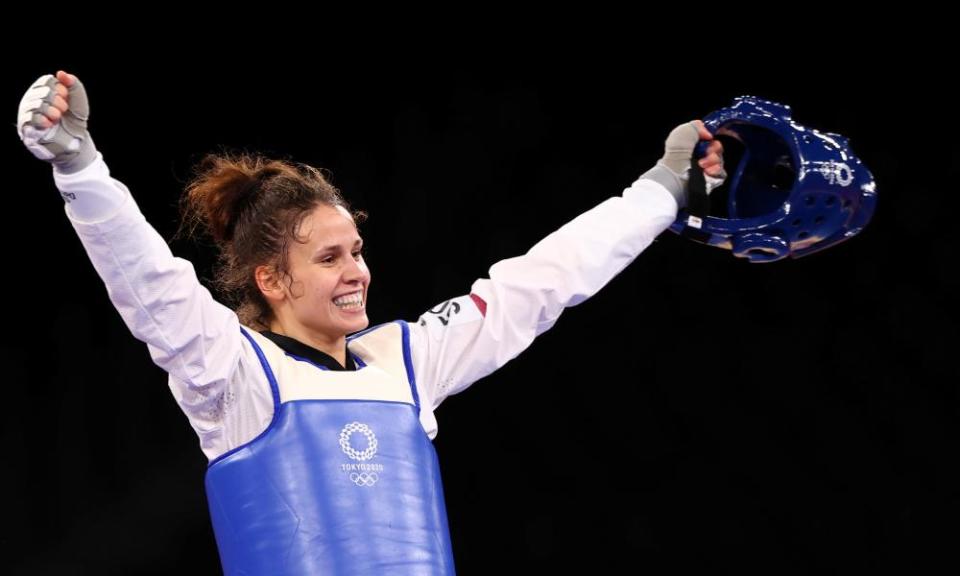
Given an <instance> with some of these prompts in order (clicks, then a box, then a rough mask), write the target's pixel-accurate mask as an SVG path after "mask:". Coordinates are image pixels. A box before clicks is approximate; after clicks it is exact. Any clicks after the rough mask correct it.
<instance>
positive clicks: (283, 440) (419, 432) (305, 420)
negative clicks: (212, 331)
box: [206, 323, 454, 576]
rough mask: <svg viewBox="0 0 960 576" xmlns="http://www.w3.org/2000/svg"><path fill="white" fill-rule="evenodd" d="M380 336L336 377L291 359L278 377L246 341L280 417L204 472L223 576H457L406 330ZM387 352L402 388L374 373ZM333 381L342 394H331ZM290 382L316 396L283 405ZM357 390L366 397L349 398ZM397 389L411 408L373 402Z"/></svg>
mask: <svg viewBox="0 0 960 576" xmlns="http://www.w3.org/2000/svg"><path fill="white" fill-rule="evenodd" d="M385 328H386V331H385V332H381V333H380V334H378V337H379V338H378V339H376V341H375V342H374V344H372V345H370V346H367V347H366V348H364V351H365V352H366V353H367V357H366V358H363V359H362V361H361V368H360V369H359V370H357V371H356V372H330V371H326V370H325V369H323V368H322V367H319V366H316V365H314V364H311V363H309V362H308V361H305V360H304V359H298V358H294V357H290V356H288V355H282V356H279V358H280V360H279V363H281V364H284V366H282V367H280V369H277V370H275V369H274V368H276V366H274V367H271V362H273V363H274V364H277V363H278V354H277V351H278V350H279V349H276V350H271V351H270V352H271V353H272V354H270V355H269V356H270V358H271V360H269V361H268V354H265V353H264V349H265V348H267V347H268V346H269V345H271V344H272V343H269V341H266V340H265V339H262V337H261V336H259V335H256V338H255V337H254V336H252V335H251V334H249V333H247V332H246V331H244V335H245V336H246V337H247V339H248V340H249V341H250V343H251V344H252V345H253V347H254V348H255V350H256V351H257V354H258V356H259V357H260V361H261V364H262V365H263V369H264V371H265V372H266V375H267V378H268V380H269V381H270V386H271V388H272V392H273V395H274V403H275V411H274V416H273V420H272V422H271V423H270V426H269V427H268V428H267V430H265V431H264V432H263V433H262V434H261V435H260V436H258V437H257V438H256V439H254V440H253V441H251V442H250V443H248V444H246V445H244V446H241V447H239V448H237V449H235V450H232V451H230V452H228V453H226V454H224V455H223V456H221V457H220V458H218V459H216V460H214V461H213V462H212V463H211V464H210V467H209V468H208V470H207V475H206V489H207V497H208V500H209V505H210V515H211V518H212V520H213V527H214V532H215V533H216V538H217V545H218V547H219V550H220V558H221V561H222V563H223V569H224V572H225V573H226V574H228V575H233V574H243V575H251V576H252V575H259V574H271V575H288V574H290V575H292V574H298V575H300V574H311V575H313V574H405V575H412V574H430V575H434V574H453V573H454V568H453V556H452V553H451V546H450V536H449V530H448V528H447V517H446V510H445V508H444V503H443V487H442V484H441V481H440V469H439V465H438V462H437V456H436V452H435V451H434V448H433V444H432V443H431V441H430V439H429V438H428V437H427V435H426V433H425V432H424V430H423V427H422V426H421V424H420V421H419V418H418V415H419V399H418V396H417V393H416V388H415V385H414V381H413V377H412V371H411V370H410V365H409V350H408V339H407V338H406V330H407V326H406V325H405V324H403V323H396V324H387V325H385V326H384V327H381V328H377V329H374V331H376V332H380V331H381V330H384V329H385ZM391 333H393V334H395V337H391ZM384 336H386V337H384ZM360 338H361V339H362V338H363V336H361V337H360ZM258 341H259V343H258ZM391 345H395V346H396V347H397V349H396V350H394V351H389V352H394V353H395V354H391V353H387V354H386V356H391V355H392V356H394V357H400V358H403V363H404V364H405V365H406V373H407V374H406V376H407V377H406V378H403V377H398V375H397V374H396V370H393V372H392V373H391V371H390V369H389V368H388V369H386V370H382V369H379V368H378V367H377V364H378V360H379V356H380V355H379V354H378V350H377V348H378V347H379V348H383V347H389V346H391ZM351 350H353V347H352V346H351ZM364 362H365V363H364ZM289 363H293V364H289ZM294 364H295V365H294ZM311 375H312V376H311ZM332 375H336V376H337V377H338V378H340V381H339V383H340V384H335V385H332V386H331V387H332V388H335V389H333V390H324V387H325V380H327V379H328V378H326V377H329V376H332ZM284 378H291V379H299V380H301V382H300V383H299V384H300V390H301V393H300V396H302V390H303V389H304V386H305V387H306V389H308V390H310V389H314V390H315V391H316V394H315V396H316V398H302V397H301V398H297V399H292V400H290V399H287V398H285V397H284V396H285V394H284V392H285V390H288V389H293V388H292V387H287V386H284V382H283V379H284ZM351 378H353V379H355V380H356V382H351ZM306 379H309V380H311V381H309V382H304V381H303V380H306ZM344 383H346V386H347V388H346V390H347V392H346V393H344V387H343V386H342V385H341V384H344ZM351 386H355V389H357V390H360V391H361V392H360V393H358V394H357V395H358V396H359V398H344V397H343V396H349V395H350V394H349V390H350V387H351ZM397 386H403V387H404V389H403V392H404V395H406V397H407V398H409V400H410V401H397V400H395V399H387V400H382V399H376V398H375V396H376V395H377V393H376V390H385V389H392V390H393V392H396V391H397ZM293 395H296V394H293ZM371 396H374V397H371ZM385 396H387V397H388V398H396V397H397V396H395V395H392V394H386V395H385Z"/></svg>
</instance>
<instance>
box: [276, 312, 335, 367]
mask: <svg viewBox="0 0 960 576" xmlns="http://www.w3.org/2000/svg"><path fill="white" fill-rule="evenodd" d="M270 331H271V332H274V333H276V334H280V335H282V336H287V337H288V338H293V339H294V340H298V341H300V342H302V343H304V344H306V345H307V346H311V347H313V348H316V349H317V350H319V351H321V352H323V353H324V354H327V355H328V356H330V357H331V358H333V359H334V360H336V361H337V362H339V363H340V365H341V366H346V365H347V337H346V336H339V337H336V338H329V337H326V336H323V335H321V334H315V333H313V332H312V331H310V330H308V329H306V328H304V327H302V326H285V325H284V324H283V323H281V322H279V321H277V320H273V321H271V322H270Z"/></svg>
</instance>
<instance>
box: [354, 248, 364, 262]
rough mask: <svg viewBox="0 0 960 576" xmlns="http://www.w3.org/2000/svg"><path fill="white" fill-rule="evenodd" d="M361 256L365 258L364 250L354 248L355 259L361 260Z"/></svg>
mask: <svg viewBox="0 0 960 576" xmlns="http://www.w3.org/2000/svg"><path fill="white" fill-rule="evenodd" d="M361 258H363V250H354V251H353V259H354V260H360V259H361Z"/></svg>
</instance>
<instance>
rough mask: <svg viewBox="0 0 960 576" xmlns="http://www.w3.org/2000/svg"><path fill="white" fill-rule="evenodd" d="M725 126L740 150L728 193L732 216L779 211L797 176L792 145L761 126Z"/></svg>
mask: <svg viewBox="0 0 960 576" xmlns="http://www.w3.org/2000/svg"><path fill="white" fill-rule="evenodd" d="M724 128H725V131H726V132H728V133H731V134H734V135H735V139H734V141H735V142H737V144H738V145H739V147H740V149H741V151H740V156H741V158H740V161H739V162H738V163H737V165H736V168H735V169H734V170H733V173H734V177H733V178H732V179H731V182H730V191H729V193H728V194H729V197H728V199H727V204H728V207H727V213H728V215H729V217H730V218H755V217H757V216H765V215H767V214H770V213H771V212H774V211H776V210H778V209H779V208H780V207H781V206H782V205H783V203H784V202H786V201H787V199H788V198H789V197H790V192H791V191H792V190H793V186H794V183H795V181H796V177H797V168H796V166H795V165H794V160H793V154H792V153H791V152H790V147H789V146H788V145H787V143H786V141H784V139H783V138H782V137H781V136H780V135H779V134H777V133H775V132H774V131H772V130H768V129H766V128H764V127H762V126H755V125H752V124H746V123H732V124H731V125H728V126H725V127H724ZM722 142H723V144H724V146H726V144H727V143H726V142H725V141H722ZM726 155H727V150H726V148H724V157H726ZM727 171H728V172H730V168H729V167H728V168H727Z"/></svg>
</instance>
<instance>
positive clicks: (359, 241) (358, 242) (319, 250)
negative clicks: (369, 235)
mask: <svg viewBox="0 0 960 576" xmlns="http://www.w3.org/2000/svg"><path fill="white" fill-rule="evenodd" d="M362 245H363V238H357V240H356V241H355V242H354V243H353V247H354V248H356V247H357V246H362ZM339 250H340V245H339V244H331V245H329V246H324V247H323V248H317V251H316V252H314V254H323V253H324V252H338V251H339Z"/></svg>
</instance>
